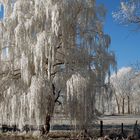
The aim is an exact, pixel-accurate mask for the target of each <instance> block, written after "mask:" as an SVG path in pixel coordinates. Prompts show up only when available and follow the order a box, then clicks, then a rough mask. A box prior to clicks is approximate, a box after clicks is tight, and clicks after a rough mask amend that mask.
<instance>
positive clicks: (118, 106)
mask: <svg viewBox="0 0 140 140" xmlns="http://www.w3.org/2000/svg"><path fill="white" fill-rule="evenodd" d="M115 97H116V103H117V108H118V114H120V105H119V101H118V98H117V95H116V93H115Z"/></svg>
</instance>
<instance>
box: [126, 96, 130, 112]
mask: <svg viewBox="0 0 140 140" xmlns="http://www.w3.org/2000/svg"><path fill="white" fill-rule="evenodd" d="M127 99H128V114H130V97H129V96H127Z"/></svg>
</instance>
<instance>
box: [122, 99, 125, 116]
mask: <svg viewBox="0 0 140 140" xmlns="http://www.w3.org/2000/svg"><path fill="white" fill-rule="evenodd" d="M124 100H125V98H124V97H123V104H122V114H124Z"/></svg>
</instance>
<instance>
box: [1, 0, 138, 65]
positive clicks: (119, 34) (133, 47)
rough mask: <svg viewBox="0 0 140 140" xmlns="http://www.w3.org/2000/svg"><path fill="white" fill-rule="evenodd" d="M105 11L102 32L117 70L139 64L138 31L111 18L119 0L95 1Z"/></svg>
mask: <svg viewBox="0 0 140 140" xmlns="http://www.w3.org/2000/svg"><path fill="white" fill-rule="evenodd" d="M97 3H98V4H101V3H102V4H104V5H105V7H106V9H107V15H106V20H105V26H104V32H105V33H107V34H109V35H110V36H111V40H112V41H111V46H110V49H111V50H113V51H115V53H116V58H117V63H118V68H121V67H126V66H129V65H131V64H133V63H136V62H137V61H139V62H140V46H139V44H140V30H139V32H134V31H132V28H131V27H126V26H122V25H119V24H118V23H117V22H115V21H114V20H113V18H112V12H113V11H116V10H117V9H118V7H119V4H120V0H97ZM2 11H3V7H1V6H0V18H1V17H2V16H3V12H2Z"/></svg>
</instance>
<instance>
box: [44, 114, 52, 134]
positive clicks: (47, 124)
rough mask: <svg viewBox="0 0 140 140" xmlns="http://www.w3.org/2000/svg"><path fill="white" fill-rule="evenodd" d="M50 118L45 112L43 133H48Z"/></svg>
mask: <svg viewBox="0 0 140 140" xmlns="http://www.w3.org/2000/svg"><path fill="white" fill-rule="evenodd" d="M50 120H51V117H50V115H49V114H47V116H46V121H45V134H48V133H49V131H50Z"/></svg>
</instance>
